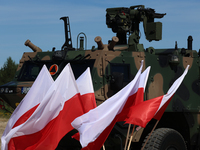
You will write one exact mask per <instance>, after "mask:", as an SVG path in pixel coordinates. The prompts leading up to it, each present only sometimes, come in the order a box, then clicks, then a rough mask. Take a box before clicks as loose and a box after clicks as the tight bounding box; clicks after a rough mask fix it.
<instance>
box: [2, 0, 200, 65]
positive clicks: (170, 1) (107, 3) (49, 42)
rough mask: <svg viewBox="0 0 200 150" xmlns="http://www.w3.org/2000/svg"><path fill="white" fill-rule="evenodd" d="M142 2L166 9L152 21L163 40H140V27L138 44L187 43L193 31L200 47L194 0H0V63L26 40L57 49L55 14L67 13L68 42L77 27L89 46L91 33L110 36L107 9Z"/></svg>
mask: <svg viewBox="0 0 200 150" xmlns="http://www.w3.org/2000/svg"><path fill="white" fill-rule="evenodd" d="M141 4H142V5H145V6H146V7H150V8H153V9H155V10H156V12H158V13H167V15H166V16H164V18H162V19H158V20H157V21H161V22H162V23H163V39H162V41H159V42H154V41H153V42H148V41H146V40H145V36H144V34H143V30H141V33H142V37H141V40H140V43H143V44H144V47H145V48H148V47H150V46H153V47H154V48H174V45H175V41H177V42H178V47H179V48H187V37H188V36H189V35H192V36H193V49H195V50H197V51H198V50H199V48H200V43H199V41H200V27H199V26H200V9H199V7H200V1H199V0H190V1H186V0H167V1H166V0H165V1H164V0H154V1H153V2H152V1H150V0H140V1H138V0H135V1H134V0H126V1H119V0H101V1H94V0H84V1H83V0H76V1H75V0H74V1H69V0H65V1H64V0H57V1H55V0H41V1H27V0H26V1H25V0H9V1H1V2H0V52H1V55H0V67H2V66H3V64H4V63H5V62H6V59H7V58H8V57H9V56H11V58H12V59H13V60H14V61H15V62H16V63H19V60H20V59H21V57H22V54H23V53H24V52H31V51H32V50H31V49H30V48H28V47H26V46H25V45H24V42H25V41H26V40H27V39H30V40H31V42H32V43H34V44H35V45H37V46H38V47H40V48H41V49H42V50H43V51H47V50H51V49H52V47H56V49H57V50H60V49H61V46H62V45H63V44H64V42H65V36H64V24H63V21H62V20H59V19H60V17H63V16H69V19H70V28H71V33H72V44H73V47H76V42H77V41H76V38H77V35H78V34H79V33H80V32H84V33H85V34H86V36H87V48H88V49H90V48H91V47H92V46H93V45H94V46H97V45H96V43H95V42H94V38H95V37H96V36H101V37H102V40H103V43H105V44H107V41H108V40H110V39H111V38H112V36H115V34H114V33H112V31H111V29H108V28H107V26H106V23H105V14H106V8H111V7H130V6H133V5H141Z"/></svg>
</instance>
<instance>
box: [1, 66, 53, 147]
mask: <svg viewBox="0 0 200 150" xmlns="http://www.w3.org/2000/svg"><path fill="white" fill-rule="evenodd" d="M53 82H54V81H53V79H52V77H51V75H50V73H49V71H48V69H47V68H46V65H44V66H43V67H42V69H41V71H40V73H39V74H38V76H37V78H36V80H35V82H34V83H33V85H32V87H31V88H30V90H29V92H28V93H27V94H26V96H25V97H24V98H23V100H22V101H21V102H20V104H19V105H18V106H17V108H16V109H15V111H14V112H13V113H12V115H11V117H10V119H9V121H8V123H7V126H6V128H5V130H4V133H3V135H2V137H1V149H2V150H5V149H6V147H7V146H6V144H5V143H6V141H5V136H6V135H7V134H8V132H9V131H10V130H11V129H12V128H14V127H16V126H18V125H20V124H22V123H24V122H25V121H26V120H27V119H28V118H29V117H30V116H31V115H32V113H33V112H34V111H35V109H36V108H37V107H38V105H39V104H40V102H41V101H42V99H43V98H44V96H45V94H46V92H47V91H48V89H49V87H50V86H51V85H52V84H53Z"/></svg>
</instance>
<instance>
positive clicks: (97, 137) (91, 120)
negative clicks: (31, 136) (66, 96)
mask: <svg viewBox="0 0 200 150" xmlns="http://www.w3.org/2000/svg"><path fill="white" fill-rule="evenodd" d="M142 67H143V61H142V63H141V67H140V69H139V71H138V73H137V74H136V76H135V78H134V79H133V80H132V81H131V82H130V83H129V84H128V85H127V86H126V87H124V88H123V89H122V90H120V91H119V92H118V93H116V94H115V95H114V96H112V97H111V98H109V99H108V100H106V101H105V102H104V103H102V104H101V105H99V106H98V107H97V108H95V109H92V110H90V111H89V112H88V113H86V114H84V115H82V116H80V117H78V118H76V119H75V120H74V121H73V122H72V126H73V127H74V128H75V129H77V130H78V131H79V133H80V143H81V145H82V147H83V149H92V150H93V149H96V150H98V149H100V148H101V147H102V145H103V143H104V142H105V140H106V138H107V136H108V135H109V133H110V131H111V130H112V128H113V126H114V125H115V123H116V122H117V121H118V119H119V116H120V113H121V112H123V108H124V107H125V106H126V102H127V101H128V99H129V97H132V98H135V97H136V96H133V95H134V94H135V93H136V92H137V91H138V87H139V79H140V77H141V71H142ZM134 100H135V99H132V101H130V103H132V104H134V102H133V101H134Z"/></svg>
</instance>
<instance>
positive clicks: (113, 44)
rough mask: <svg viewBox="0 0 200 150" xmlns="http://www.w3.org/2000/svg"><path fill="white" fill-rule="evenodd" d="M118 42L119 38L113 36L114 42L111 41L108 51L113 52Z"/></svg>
mask: <svg viewBox="0 0 200 150" xmlns="http://www.w3.org/2000/svg"><path fill="white" fill-rule="evenodd" d="M118 41H119V38H118V37H116V36H113V37H112V41H111V42H110V43H109V45H108V49H109V50H113V48H114V46H115V44H116V43H117V42H118Z"/></svg>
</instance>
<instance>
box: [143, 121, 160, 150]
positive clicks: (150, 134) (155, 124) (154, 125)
mask: <svg viewBox="0 0 200 150" xmlns="http://www.w3.org/2000/svg"><path fill="white" fill-rule="evenodd" d="M158 122H159V120H157V122H156V124H155V125H154V127H153V129H152V130H151V133H150V134H149V136H148V138H147V140H146V142H145V143H144V145H143V147H142V149H141V150H143V149H144V147H145V146H146V144H147V142H148V140H149V138H150V137H151V134H152V133H153V131H154V130H155V128H156V126H157V124H158Z"/></svg>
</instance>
